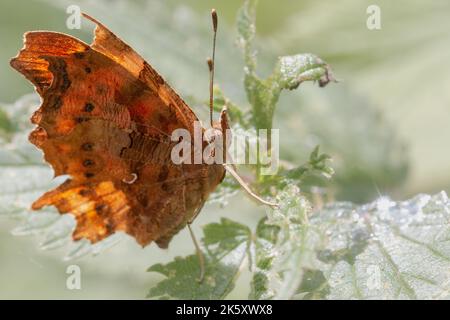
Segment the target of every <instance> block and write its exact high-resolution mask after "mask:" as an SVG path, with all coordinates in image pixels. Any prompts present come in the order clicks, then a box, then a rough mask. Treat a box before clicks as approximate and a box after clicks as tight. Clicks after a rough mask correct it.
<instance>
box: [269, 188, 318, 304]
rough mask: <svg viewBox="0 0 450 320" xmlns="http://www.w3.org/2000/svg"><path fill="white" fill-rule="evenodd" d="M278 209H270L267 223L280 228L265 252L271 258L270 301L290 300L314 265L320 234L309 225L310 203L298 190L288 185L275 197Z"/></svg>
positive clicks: (315, 263)
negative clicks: (305, 273) (306, 272)
mask: <svg viewBox="0 0 450 320" xmlns="http://www.w3.org/2000/svg"><path fill="white" fill-rule="evenodd" d="M277 203H279V204H280V206H279V208H277V209H274V210H269V211H268V213H267V216H268V220H267V224H269V225H272V226H276V227H278V228H279V232H278V235H277V240H276V242H274V244H273V246H272V248H270V250H267V249H265V250H267V252H269V257H270V256H272V257H273V258H272V261H271V263H270V269H268V270H267V273H266V276H267V279H268V290H267V293H268V295H269V296H271V297H272V298H273V299H290V298H291V297H292V296H293V295H294V294H295V293H296V291H297V290H298V288H299V286H300V285H301V283H302V279H303V276H304V272H305V270H309V269H314V268H315V266H316V265H317V258H316V250H318V249H319V248H320V244H321V241H322V235H321V233H320V232H318V230H316V228H315V227H314V226H313V225H311V224H310V223H309V219H308V215H309V214H310V213H311V207H310V204H309V202H308V201H307V200H306V199H305V198H304V197H303V196H302V195H301V194H300V189H299V188H298V187H297V186H295V185H289V186H288V187H286V188H285V189H284V190H283V191H282V192H281V193H280V194H279V195H278V196H277Z"/></svg>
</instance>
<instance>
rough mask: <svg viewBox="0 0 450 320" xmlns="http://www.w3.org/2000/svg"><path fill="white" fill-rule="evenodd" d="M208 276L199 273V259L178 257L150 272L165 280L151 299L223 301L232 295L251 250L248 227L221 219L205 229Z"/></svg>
mask: <svg viewBox="0 0 450 320" xmlns="http://www.w3.org/2000/svg"><path fill="white" fill-rule="evenodd" d="M203 233H204V236H203V244H204V248H205V249H204V257H205V276H204V279H203V281H202V282H199V281H198V276H199V272H200V266H199V259H198V256H197V255H190V256H187V257H183V258H181V257H176V258H175V259H174V261H172V262H170V263H168V264H165V265H163V264H156V265H153V266H151V267H150V268H149V269H148V271H150V272H157V273H160V274H162V275H163V276H165V277H166V278H165V279H164V280H162V281H161V282H159V283H158V284H157V285H156V286H155V287H153V288H152V289H150V292H149V293H148V295H147V297H148V298H155V297H159V298H164V299H165V298H175V299H223V298H225V297H226V295H228V293H230V291H231V290H232V289H233V287H234V283H235V281H236V278H237V276H238V274H239V271H240V269H241V267H242V266H243V264H244V261H245V259H246V258H247V256H248V251H249V248H250V241H251V232H250V230H249V229H248V227H246V226H244V225H242V224H239V223H237V222H234V221H231V220H229V219H226V218H222V219H221V220H220V223H211V224H208V225H206V226H205V227H204V229H203Z"/></svg>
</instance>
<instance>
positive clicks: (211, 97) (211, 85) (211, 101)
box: [207, 9, 218, 127]
mask: <svg viewBox="0 0 450 320" xmlns="http://www.w3.org/2000/svg"><path fill="white" fill-rule="evenodd" d="M211 18H212V25H213V46H212V58H208V60H207V62H208V69H209V121H210V124H211V127H212V125H213V104H214V61H215V56H216V36H217V23H218V19H217V12H216V9H212V10H211Z"/></svg>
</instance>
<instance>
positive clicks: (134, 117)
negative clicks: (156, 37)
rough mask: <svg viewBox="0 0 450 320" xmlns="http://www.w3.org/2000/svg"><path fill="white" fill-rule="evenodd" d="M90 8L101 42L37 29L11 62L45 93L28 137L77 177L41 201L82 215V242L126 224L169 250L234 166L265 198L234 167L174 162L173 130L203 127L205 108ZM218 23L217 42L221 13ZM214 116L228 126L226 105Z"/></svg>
mask: <svg viewBox="0 0 450 320" xmlns="http://www.w3.org/2000/svg"><path fill="white" fill-rule="evenodd" d="M83 16H84V17H85V18H87V19H89V20H90V21H92V22H94V23H95V25H96V28H95V31H94V33H95V37H94V40H93V42H92V44H90V45H88V44H86V43H84V42H83V41H81V40H79V39H76V38H74V37H72V36H69V35H66V34H62V33H57V32H47V31H32V32H27V33H26V34H25V35H24V47H23V49H21V50H20V52H19V54H18V55H17V56H16V57H15V58H13V59H12V60H11V66H12V67H13V68H14V69H16V70H17V71H19V72H20V73H22V74H23V75H24V76H25V77H26V78H27V79H28V80H29V81H31V82H32V83H33V84H34V86H35V88H36V91H37V92H38V94H39V95H40V96H41V98H42V104H41V106H40V107H39V109H38V110H36V111H35V112H34V114H33V115H32V117H31V122H32V123H33V124H35V125H36V127H35V129H34V130H33V131H32V132H31V134H30V136H29V140H30V141H31V142H32V143H33V144H34V145H36V146H37V147H38V148H40V149H41V150H42V151H43V153H44V158H45V161H46V162H48V163H49V164H50V165H51V166H52V167H53V169H54V173H55V176H60V175H68V176H70V178H68V179H67V180H66V181H65V182H64V183H62V184H61V185H60V186H58V187H57V188H55V189H54V190H51V191H49V192H47V193H45V194H44V195H42V196H41V197H40V198H39V199H37V200H36V201H35V202H34V203H33V204H32V209H34V210H38V209H40V208H42V207H44V206H55V207H56V208H57V209H58V211H59V212H60V213H61V214H65V213H71V214H73V215H74V216H75V219H76V222H77V223H76V227H75V230H74V232H73V239H74V240H79V239H82V238H86V239H88V240H90V241H91V242H92V243H95V242H98V241H100V240H102V239H104V238H106V237H108V236H110V235H112V234H113V233H115V232H117V231H123V232H125V233H127V234H129V235H131V236H132V237H134V238H135V239H136V241H137V242H138V243H139V244H141V245H142V246H146V245H148V244H150V243H151V242H155V243H156V244H157V245H158V246H159V247H161V248H166V247H167V246H168V244H169V242H170V241H171V239H172V237H173V236H174V235H175V234H177V233H178V232H179V231H180V230H181V229H183V228H184V227H185V226H186V225H189V224H190V223H191V222H192V221H193V219H195V217H196V216H197V214H198V213H199V212H200V210H201V209H202V207H203V205H204V203H205V201H206V200H207V198H208V196H209V195H210V193H211V192H213V191H214V189H215V188H216V187H217V186H218V185H219V184H220V183H221V181H222V180H223V178H224V176H225V173H226V171H229V172H231V173H232V175H233V176H235V178H236V179H238V181H239V182H240V183H241V184H242V185H243V186H244V188H245V190H246V191H247V192H249V193H250V194H251V195H252V196H254V197H256V198H257V199H259V200H261V201H262V202H264V200H262V199H260V198H259V197H257V196H256V195H255V194H254V193H253V192H252V191H251V190H250V189H249V188H248V186H246V185H245V183H244V182H243V181H242V179H240V177H239V176H238V175H237V174H236V172H235V171H234V170H233V169H232V168H231V167H229V166H228V167H227V165H223V164H215V163H214V164H206V163H201V164H188V163H183V164H175V163H173V161H171V150H172V148H173V147H174V144H175V143H176V142H174V141H172V139H171V133H172V132H173V131H174V130H175V129H179V128H182V129H185V130H187V131H188V132H190V133H192V134H194V132H193V131H194V128H193V124H194V122H196V121H198V118H197V116H196V115H195V114H194V112H193V111H192V109H191V108H190V107H189V106H188V105H187V104H186V103H185V102H184V101H183V100H182V99H181V98H180V96H179V95H178V94H177V93H176V92H175V91H174V90H173V89H172V88H171V87H170V86H169V85H168V84H167V83H166V82H165V81H164V79H163V78H162V77H161V76H160V75H159V74H158V73H157V72H156V71H155V70H154V69H153V67H152V66H151V65H150V64H148V63H147V62H146V61H145V60H144V59H143V58H142V57H141V56H140V55H139V54H137V53H136V52H135V51H134V50H133V49H132V48H131V47H130V46H129V45H127V44H126V43H124V42H123V41H122V40H121V39H119V38H118V37H117V36H116V35H114V34H113V33H112V32H111V31H110V30H108V29H107V28H106V27H105V26H104V25H102V24H101V23H100V22H98V21H97V20H95V19H94V18H92V17H91V16H89V15H87V14H84V13H83ZM213 26H214V47H215V35H216V31H217V15H216V13H215V11H213ZM213 57H214V50H213ZM213 64H214V59H212V60H210V61H209V66H210V74H211V79H212V81H211V86H210V93H211V99H210V102H211V106H210V107H211V109H212V83H213V77H214V66H213ZM211 120H212V112H211ZM211 124H212V125H213V126H214V127H216V128H217V132H218V134H220V132H221V131H223V130H224V129H225V128H228V127H229V126H228V120H227V116H226V110H224V111H223V112H222V113H221V115H220V121H218V122H214V123H213V122H211ZM203 131H204V129H203ZM205 144H208V142H205Z"/></svg>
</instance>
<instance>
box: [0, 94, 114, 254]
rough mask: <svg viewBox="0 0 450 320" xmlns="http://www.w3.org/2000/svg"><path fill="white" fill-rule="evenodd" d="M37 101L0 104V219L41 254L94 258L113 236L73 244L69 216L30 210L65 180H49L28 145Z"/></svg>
mask: <svg viewBox="0 0 450 320" xmlns="http://www.w3.org/2000/svg"><path fill="white" fill-rule="evenodd" d="M39 104H40V103H39V97H38V96H37V95H35V94H30V95H26V96H24V97H22V98H21V99H19V100H18V101H17V102H15V103H14V104H11V105H8V104H1V105H0V114H2V117H3V118H2V121H0V132H5V133H6V134H4V135H0V181H1V182H2V183H1V184H0V216H5V217H12V218H14V219H16V220H17V221H18V222H19V224H18V225H17V226H16V227H15V228H14V229H13V230H12V233H13V234H14V235H20V236H24V235H34V236H37V237H38V239H39V247H40V248H41V249H43V250H50V249H57V248H61V247H66V249H65V250H66V251H67V254H66V256H65V259H66V260H70V259H74V258H79V257H81V256H84V255H87V254H97V253H99V252H100V251H102V250H104V249H106V248H109V247H110V246H111V245H114V244H115V243H117V241H118V240H119V239H120V238H121V235H120V234H117V235H115V236H113V237H110V238H109V239H107V240H105V241H101V242H99V243H97V244H95V245H91V244H90V243H89V242H88V241H79V242H73V241H72V239H71V234H72V231H73V228H74V227H75V221H74V219H73V217H72V216H70V215H64V216H61V215H59V214H58V213H57V212H56V210H55V209H54V208H53V207H51V208H45V209H43V210H40V211H38V212H32V211H31V210H30V206H31V203H33V201H34V200H36V199H37V198H38V197H39V196H40V195H42V194H43V193H44V192H46V191H48V190H50V189H52V188H54V187H55V186H56V185H58V184H59V183H61V182H62V181H63V180H64V179H65V177H58V178H56V179H54V180H52V179H53V171H52V169H51V168H50V166H48V165H46V164H45V163H44V160H43V156H42V153H41V152H40V151H39V150H38V149H37V148H36V147H35V146H33V145H32V144H31V143H30V142H29V141H28V133H29V132H30V131H31V129H32V125H31V123H30V121H29V116H30V115H31V114H32V113H33V111H34V110H35V109H36V107H37V106H38V105H39Z"/></svg>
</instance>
